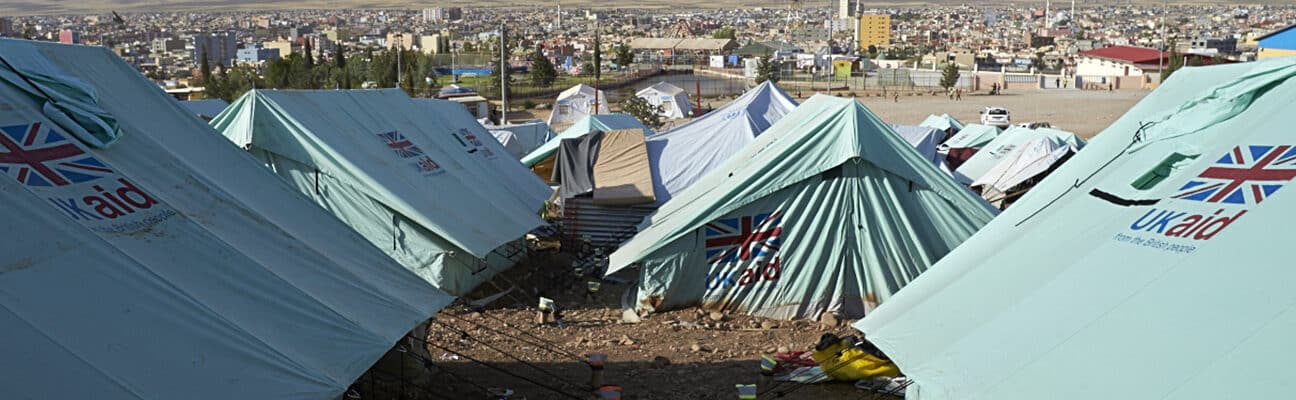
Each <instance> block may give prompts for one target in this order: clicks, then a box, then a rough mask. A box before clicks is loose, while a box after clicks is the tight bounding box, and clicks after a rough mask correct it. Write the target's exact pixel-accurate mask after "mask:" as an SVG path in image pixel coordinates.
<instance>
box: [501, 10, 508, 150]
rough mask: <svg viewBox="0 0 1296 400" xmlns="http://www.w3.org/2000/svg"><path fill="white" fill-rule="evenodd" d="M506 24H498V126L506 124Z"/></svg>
mask: <svg viewBox="0 0 1296 400" xmlns="http://www.w3.org/2000/svg"><path fill="white" fill-rule="evenodd" d="M507 27H508V25H507V24H504V23H500V103H502V104H500V107H502V108H503V110H502V111H501V112H500V125H506V124H508V73H509V71H508V70H509V65H508V45H507V44H506V43H507V41H508V31H507Z"/></svg>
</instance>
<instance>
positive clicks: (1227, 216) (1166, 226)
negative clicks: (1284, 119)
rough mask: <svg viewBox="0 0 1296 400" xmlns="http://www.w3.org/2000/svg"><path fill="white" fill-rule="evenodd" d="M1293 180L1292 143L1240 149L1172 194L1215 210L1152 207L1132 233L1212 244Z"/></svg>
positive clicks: (1295, 150) (1295, 153)
mask: <svg viewBox="0 0 1296 400" xmlns="http://www.w3.org/2000/svg"><path fill="white" fill-rule="evenodd" d="M1292 178H1296V148H1293V147H1292V146H1291V145H1246V146H1235V147H1233V148H1232V149H1230V150H1229V151H1228V152H1227V153H1226V154H1224V155H1223V156H1222V157H1220V158H1219V159H1218V160H1216V161H1215V162H1214V163H1212V164H1211V165H1210V166H1208V167H1207V168H1206V169H1205V170H1203V171H1202V172H1201V173H1199V174H1197V176H1195V177H1193V178H1192V179H1189V180H1188V182H1186V183H1184V185H1183V186H1182V187H1180V188H1179V189H1178V190H1177V191H1176V192H1175V194H1174V195H1171V196H1170V198H1171V199H1175V200H1178V201H1179V202H1181V204H1197V205H1199V206H1208V207H1211V208H1214V209H1215V211H1214V212H1210V213H1199V212H1194V211H1181V210H1176V209H1169V208H1161V209H1158V208H1153V209H1151V210H1149V211H1148V212H1147V213H1145V214H1143V216H1141V217H1139V219H1137V220H1135V221H1134V223H1133V224H1131V225H1130V230H1133V231H1137V232H1146V233H1153V234H1160V235H1164V236H1166V237H1170V238H1179V239H1191V240H1210V239H1211V238H1213V237H1215V236H1216V235H1218V234H1219V233H1220V232H1222V231H1224V230H1225V229H1227V228H1228V227H1229V226H1230V225H1232V224H1233V223H1234V222H1237V221H1238V220H1239V219H1241V218H1242V216H1244V215H1246V213H1247V211H1248V209H1250V208H1252V207H1255V206H1257V205H1259V204H1260V203H1262V202H1264V201H1265V200H1267V199H1269V198H1270V197H1271V196H1273V195H1274V194H1275V193H1276V192H1278V190H1279V189H1282V188H1283V187H1284V186H1286V185H1287V183H1288V182H1290V181H1291V179H1292Z"/></svg>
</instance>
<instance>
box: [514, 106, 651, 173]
mask: <svg viewBox="0 0 1296 400" xmlns="http://www.w3.org/2000/svg"><path fill="white" fill-rule="evenodd" d="M618 129H642V130H643V131H644V134H645V135H652V134H653V131H652V129H649V128H648V127H647V126H644V124H643V123H642V122H639V120H637V119H635V117H632V116H630V114H621V113H616V114H606V115H591V116H588V117H585V118H582V119H581V120H580V121H577V122H576V123H575V124H572V125H571V126H570V127H568V128H567V129H565V130H563V131H562V133H559V134H558V135H557V136H554V138H553V139H552V140H549V141H548V142H545V144H543V145H540V147H537V148H536V149H535V150H532V151H531V153H528V154H527V155H526V156H525V157H522V165H526V166H527V167H530V168H531V169H532V170H533V171H535V173H536V175H539V176H540V177H542V178H545V179H548V177H549V176H551V175H552V174H553V172H552V171H553V161H554V153H556V152H557V151H558V146H560V145H561V144H562V141H563V140H565V139H578V138H580V137H581V136H585V135H587V134H589V133H590V132H594V131H604V132H606V131H614V130H618Z"/></svg>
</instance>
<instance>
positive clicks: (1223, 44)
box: [1189, 36, 1237, 54]
mask: <svg viewBox="0 0 1296 400" xmlns="http://www.w3.org/2000/svg"><path fill="white" fill-rule="evenodd" d="M1210 50H1214V51H1215V52H1217V53H1219V54H1234V53H1237V39H1234V38H1231V37H1230V38H1222V37H1208V36H1199V37H1194V38H1193V39H1192V46H1191V47H1189V51H1194V52H1203V51H1210Z"/></svg>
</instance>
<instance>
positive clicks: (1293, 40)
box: [1256, 25, 1296, 59]
mask: <svg viewBox="0 0 1296 400" xmlns="http://www.w3.org/2000/svg"><path fill="white" fill-rule="evenodd" d="M1256 40H1257V41H1258V42H1259V44H1258V45H1257V46H1256V47H1257V48H1259V49H1260V50H1259V51H1258V52H1257V53H1256V58H1261V59H1264V58H1272V57H1286V56H1296V25H1292V26H1288V27H1286V28H1282V29H1279V30H1277V31H1274V32H1273V33H1270V34H1268V35H1264V36H1261V37H1260V38H1259V39H1256Z"/></svg>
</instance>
